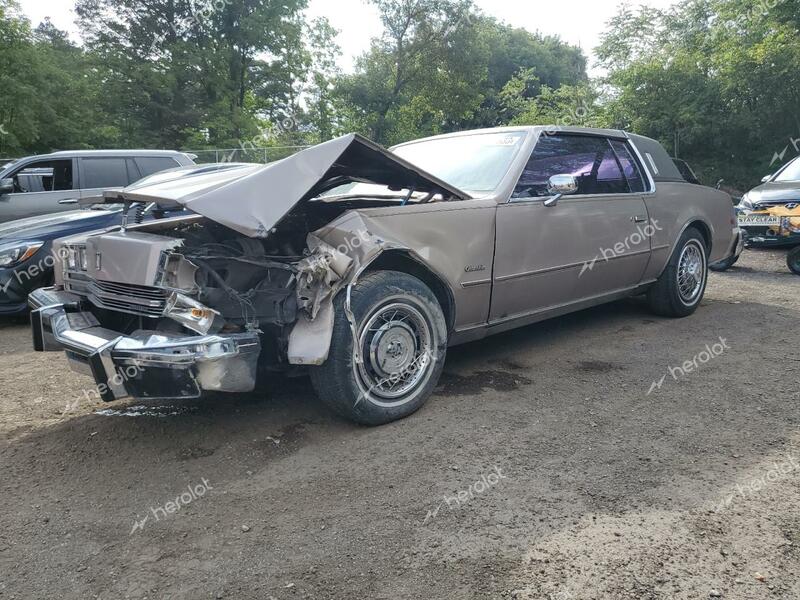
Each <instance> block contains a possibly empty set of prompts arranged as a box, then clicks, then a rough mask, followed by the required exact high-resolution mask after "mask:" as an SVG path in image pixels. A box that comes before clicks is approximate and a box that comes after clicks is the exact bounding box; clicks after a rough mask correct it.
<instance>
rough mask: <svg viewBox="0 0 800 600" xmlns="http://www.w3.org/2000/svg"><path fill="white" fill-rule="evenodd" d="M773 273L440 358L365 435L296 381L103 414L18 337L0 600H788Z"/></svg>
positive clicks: (796, 445) (778, 256)
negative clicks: (393, 413)
mask: <svg viewBox="0 0 800 600" xmlns="http://www.w3.org/2000/svg"><path fill="white" fill-rule="evenodd" d="M783 261H784V253H782V252H763V251H761V252H748V253H747V254H746V255H745V257H744V259H743V260H742V262H741V264H740V265H738V266H737V267H736V268H734V270H732V271H731V272H729V273H727V274H723V275H713V277H712V281H711V284H710V288H709V291H708V295H707V299H706V301H705V302H704V304H703V306H702V308H701V309H700V310H699V312H698V313H697V314H696V315H695V316H694V317H692V318H689V319H686V320H682V321H670V320H663V319H658V318H654V317H652V316H651V315H650V314H648V312H647V311H646V310H645V308H644V307H643V305H642V303H641V302H640V301H638V300H632V301H626V302H620V303H616V304H613V305H610V306H607V307H603V308H599V309H595V310H591V311H587V312H583V313H580V314H578V315H573V316H570V317H566V318H562V319H558V320H555V321H552V322H548V323H545V324H541V325H537V326H534V327H530V328H526V329H523V330H519V331H516V332H512V333H509V334H504V335H501V336H498V337H495V338H493V339H491V340H488V341H484V342H481V343H477V344H473V345H470V346H466V347H462V348H458V349H454V350H453V351H452V352H451V354H450V356H449V358H448V365H447V367H446V371H445V376H444V379H443V381H442V384H441V386H440V388H439V390H438V392H437V394H436V397H435V398H433V399H432V401H431V402H430V403H429V404H428V405H427V406H426V408H425V409H423V410H422V411H421V412H420V413H418V414H417V415H415V416H414V417H412V418H410V419H407V420H405V421H403V422H401V423H396V424H393V425H390V426H386V427H381V428H377V429H365V428H359V427H355V426H352V425H349V424H347V423H345V422H342V421H341V420H338V419H337V418H335V417H334V416H333V415H331V414H330V413H329V412H328V411H327V410H326V409H324V408H323V407H322V406H320V404H319V403H318V402H317V401H316V400H315V398H314V395H313V393H312V391H311V388H310V385H309V383H308V382H307V381H306V380H304V379H294V380H282V381H279V382H277V383H276V386H275V389H274V391H273V393H271V394H270V395H269V397H263V396H261V397H259V396H241V397H232V398H227V397H226V398H216V399H213V400H206V401H202V402H200V401H197V402H185V403H151V404H149V405H146V406H136V405H135V404H122V405H113V406H110V407H109V406H107V405H101V404H100V403H96V402H94V401H93V400H92V399H91V397H90V395H87V394H86V393H84V389H85V388H86V387H87V385H88V384H87V381H86V380H85V379H83V378H81V377H80V376H78V375H75V374H73V373H71V372H70V371H68V369H67V366H66V361H65V359H64V357H63V356H61V355H60V354H47V355H44V354H35V353H33V352H31V351H30V344H29V340H28V338H29V336H28V329H27V326H26V325H25V324H24V323H21V322H16V323H8V322H6V323H4V324H2V325H0V354H2V360H3V367H2V370H1V371H0V411H1V412H0V419H1V420H0V430H2V434H0V435H2V440H3V441H2V447H0V490H2V498H1V499H2V501H1V502H0V598H3V599H6V598H9V599H10V598H54V597H62V598H108V599H118V598H185V599H191V600H194V599H200V598H253V599H256V598H257V599H262V600H263V599H267V600H268V599H271V598H274V599H278V600H283V599H292V598H346V599H357V598H385V599H397V598H454V599H464V598H520V599H526V598H550V599H558V600H566V599H572V598H574V599H590V598H596V599H600V598H643V599H649V598H687V599H688V598H692V599H694V598H708V597H718V596H717V595H719V597H722V598H742V599H745V598H746V599H750V598H787V599H788V598H799V597H800V510H798V507H800V404H798V390H800V353H798V351H797V348H798V344H797V330H798V323H800V278H798V277H796V276H792V275H790V274H789V273H788V271H787V270H786V267H785V264H784V262H783ZM721 338H722V341H721ZM709 351H710V353H709ZM687 361H688V362H690V363H692V364H691V365H689V367H690V368H689V369H687V371H686V372H684V373H680V372H679V371H678V370H677V369H676V367H679V366H683V365H684V363H687ZM695 365H696V366H697V369H695V368H694V367H695ZM670 367H671V368H672V371H670ZM690 370H691V372H689V371H690ZM659 383H660V388H659V386H658V384H659ZM651 389H652V392H651V393H649V392H650V390H651ZM108 409H112V410H111V412H103V413H100V412H98V411H103V410H106V411H107V410H108ZM190 488H191V492H190Z"/></svg>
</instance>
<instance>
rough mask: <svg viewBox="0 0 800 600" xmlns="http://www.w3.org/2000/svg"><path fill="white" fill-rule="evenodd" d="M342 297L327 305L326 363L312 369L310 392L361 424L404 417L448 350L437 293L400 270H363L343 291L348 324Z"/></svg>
mask: <svg viewBox="0 0 800 600" xmlns="http://www.w3.org/2000/svg"><path fill="white" fill-rule="evenodd" d="M346 297H347V294H346V293H342V294H339V295H338V296H337V298H336V300H334V309H335V314H336V317H335V321H334V327H333V337H332V339H331V350H330V355H329V357H328V360H327V361H326V362H325V364H323V365H322V366H320V367H314V368H312V370H311V381H312V383H313V385H314V389H315V390H316V392H317V395H318V396H319V397H320V399H321V400H322V401H323V402H324V403H325V404H327V405H328V406H329V407H331V408H332V409H333V410H334V411H336V412H337V413H339V414H340V415H342V416H343V417H345V418H347V419H349V420H351V421H354V422H356V423H360V424H363V425H382V424H384V423H389V422H391V421H396V420H398V419H402V418H404V417H407V416H409V415H411V414H412V413H414V412H416V411H417V410H419V408H420V407H422V405H423V404H425V402H426V401H427V399H428V398H429V397H430V395H431V394H432V393H433V390H434V388H435V387H436V384H437V383H438V381H439V377H440V375H441V373H442V368H443V366H444V360H445V355H446V352H447V324H446V322H445V318H444V314H443V312H442V308H441V306H440V305H439V302H438V301H437V299H436V296H435V295H434V294H433V292H431V290H430V289H429V288H428V287H427V286H426V285H425V284H424V283H422V282H421V281H420V280H419V279H417V278H416V277H412V276H411V275H408V274H407V273H401V272H397V271H376V272H373V273H368V274H367V275H365V276H364V277H363V278H362V279H360V280H359V281H358V282H357V283H356V284H355V285H354V286H353V288H352V291H351V294H350V310H351V314H352V319H353V325H351V322H350V320H349V319H348V316H347V312H346V306H345V303H346ZM354 330H355V336H354V335H353V333H354Z"/></svg>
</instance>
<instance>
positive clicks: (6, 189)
mask: <svg viewBox="0 0 800 600" xmlns="http://www.w3.org/2000/svg"><path fill="white" fill-rule="evenodd" d="M13 192H14V179H13V178H11V177H7V178H5V179H0V195H1V194H12V193H13Z"/></svg>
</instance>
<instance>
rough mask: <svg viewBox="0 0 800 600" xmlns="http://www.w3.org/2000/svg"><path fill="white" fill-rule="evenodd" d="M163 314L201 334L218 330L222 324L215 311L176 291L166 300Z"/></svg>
mask: <svg viewBox="0 0 800 600" xmlns="http://www.w3.org/2000/svg"><path fill="white" fill-rule="evenodd" d="M164 316H165V317H169V318H170V319H172V320H173V321H177V322H178V323H180V324H181V325H183V326H184V327H186V328H187V329H191V330H192V331H194V332H196V333H199V334H201V335H207V334H208V333H211V332H212V331H213V332H216V331H219V330H220V329H221V328H222V325H223V321H222V317H221V316H220V314H219V313H218V312H217V311H215V310H213V309H211V308H208V307H207V306H203V305H202V304H200V303H199V302H197V301H196V300H193V299H192V298H189V297H188V296H185V295H183V294H179V293H177V292H175V293H174V294H172V296H170V298H169V300H168V301H167V307H166V309H165V310H164Z"/></svg>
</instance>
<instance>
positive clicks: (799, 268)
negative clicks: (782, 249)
mask: <svg viewBox="0 0 800 600" xmlns="http://www.w3.org/2000/svg"><path fill="white" fill-rule="evenodd" d="M786 264H787V265H788V267H789V270H790V271H791V272H792V273H794V274H795V275H800V246H798V247H797V248H795V249H794V250H792V251H791V252H789V256H787V257H786Z"/></svg>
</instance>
